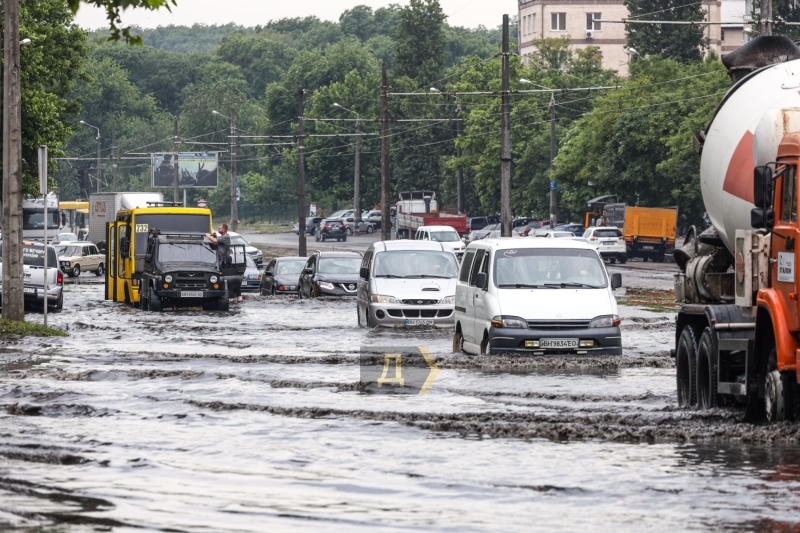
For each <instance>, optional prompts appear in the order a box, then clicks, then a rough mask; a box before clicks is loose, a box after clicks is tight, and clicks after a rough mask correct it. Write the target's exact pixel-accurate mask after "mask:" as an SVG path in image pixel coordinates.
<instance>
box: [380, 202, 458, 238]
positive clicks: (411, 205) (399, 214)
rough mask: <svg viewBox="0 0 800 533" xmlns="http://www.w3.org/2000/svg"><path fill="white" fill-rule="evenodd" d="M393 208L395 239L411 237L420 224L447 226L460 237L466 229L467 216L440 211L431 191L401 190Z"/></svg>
mask: <svg viewBox="0 0 800 533" xmlns="http://www.w3.org/2000/svg"><path fill="white" fill-rule="evenodd" d="M395 209H396V215H395V222H394V226H395V228H396V232H395V237H396V238H397V239H413V238H414V235H415V234H416V232H417V228H421V227H422V226H449V227H451V228H454V229H455V230H456V231H457V232H458V234H459V235H461V236H462V237H463V236H464V233H466V231H467V217H466V216H464V215H450V214H447V213H440V212H439V205H438V204H437V202H436V193H435V192H433V191H409V192H401V193H400V199H399V201H398V202H397V205H396V206H395Z"/></svg>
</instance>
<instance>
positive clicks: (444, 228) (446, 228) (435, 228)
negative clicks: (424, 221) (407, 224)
mask: <svg viewBox="0 0 800 533" xmlns="http://www.w3.org/2000/svg"><path fill="white" fill-rule="evenodd" d="M421 229H426V230H428V231H456V228H454V227H452V226H420V227H418V228H417V231H419V230H421ZM456 233H458V232H457V231H456Z"/></svg>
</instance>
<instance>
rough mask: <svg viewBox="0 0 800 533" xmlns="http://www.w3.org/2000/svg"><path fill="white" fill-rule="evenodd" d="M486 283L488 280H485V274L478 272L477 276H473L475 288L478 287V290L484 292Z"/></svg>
mask: <svg viewBox="0 0 800 533" xmlns="http://www.w3.org/2000/svg"><path fill="white" fill-rule="evenodd" d="M487 281H488V280H487V279H486V272H478V275H477V276H475V286H476V287H478V288H479V289H484V290H485V289H486V285H487Z"/></svg>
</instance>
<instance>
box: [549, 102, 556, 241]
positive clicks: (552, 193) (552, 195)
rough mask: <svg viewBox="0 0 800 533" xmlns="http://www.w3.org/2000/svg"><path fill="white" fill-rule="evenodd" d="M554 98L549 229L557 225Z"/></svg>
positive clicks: (553, 108)
mask: <svg viewBox="0 0 800 533" xmlns="http://www.w3.org/2000/svg"><path fill="white" fill-rule="evenodd" d="M557 153H558V146H557V145H556V98H555V95H554V94H553V93H550V229H555V227H556V225H557V223H558V182H556V181H555V180H554V179H553V178H554V177H555V171H556V154H557Z"/></svg>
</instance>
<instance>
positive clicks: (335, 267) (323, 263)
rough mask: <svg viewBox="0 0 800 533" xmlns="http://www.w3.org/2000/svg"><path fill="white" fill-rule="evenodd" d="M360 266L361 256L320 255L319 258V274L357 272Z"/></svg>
mask: <svg viewBox="0 0 800 533" xmlns="http://www.w3.org/2000/svg"><path fill="white" fill-rule="evenodd" d="M360 267H361V257H359V256H353V257H321V258H320V260H319V273H320V274H358V269H359V268H360Z"/></svg>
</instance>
